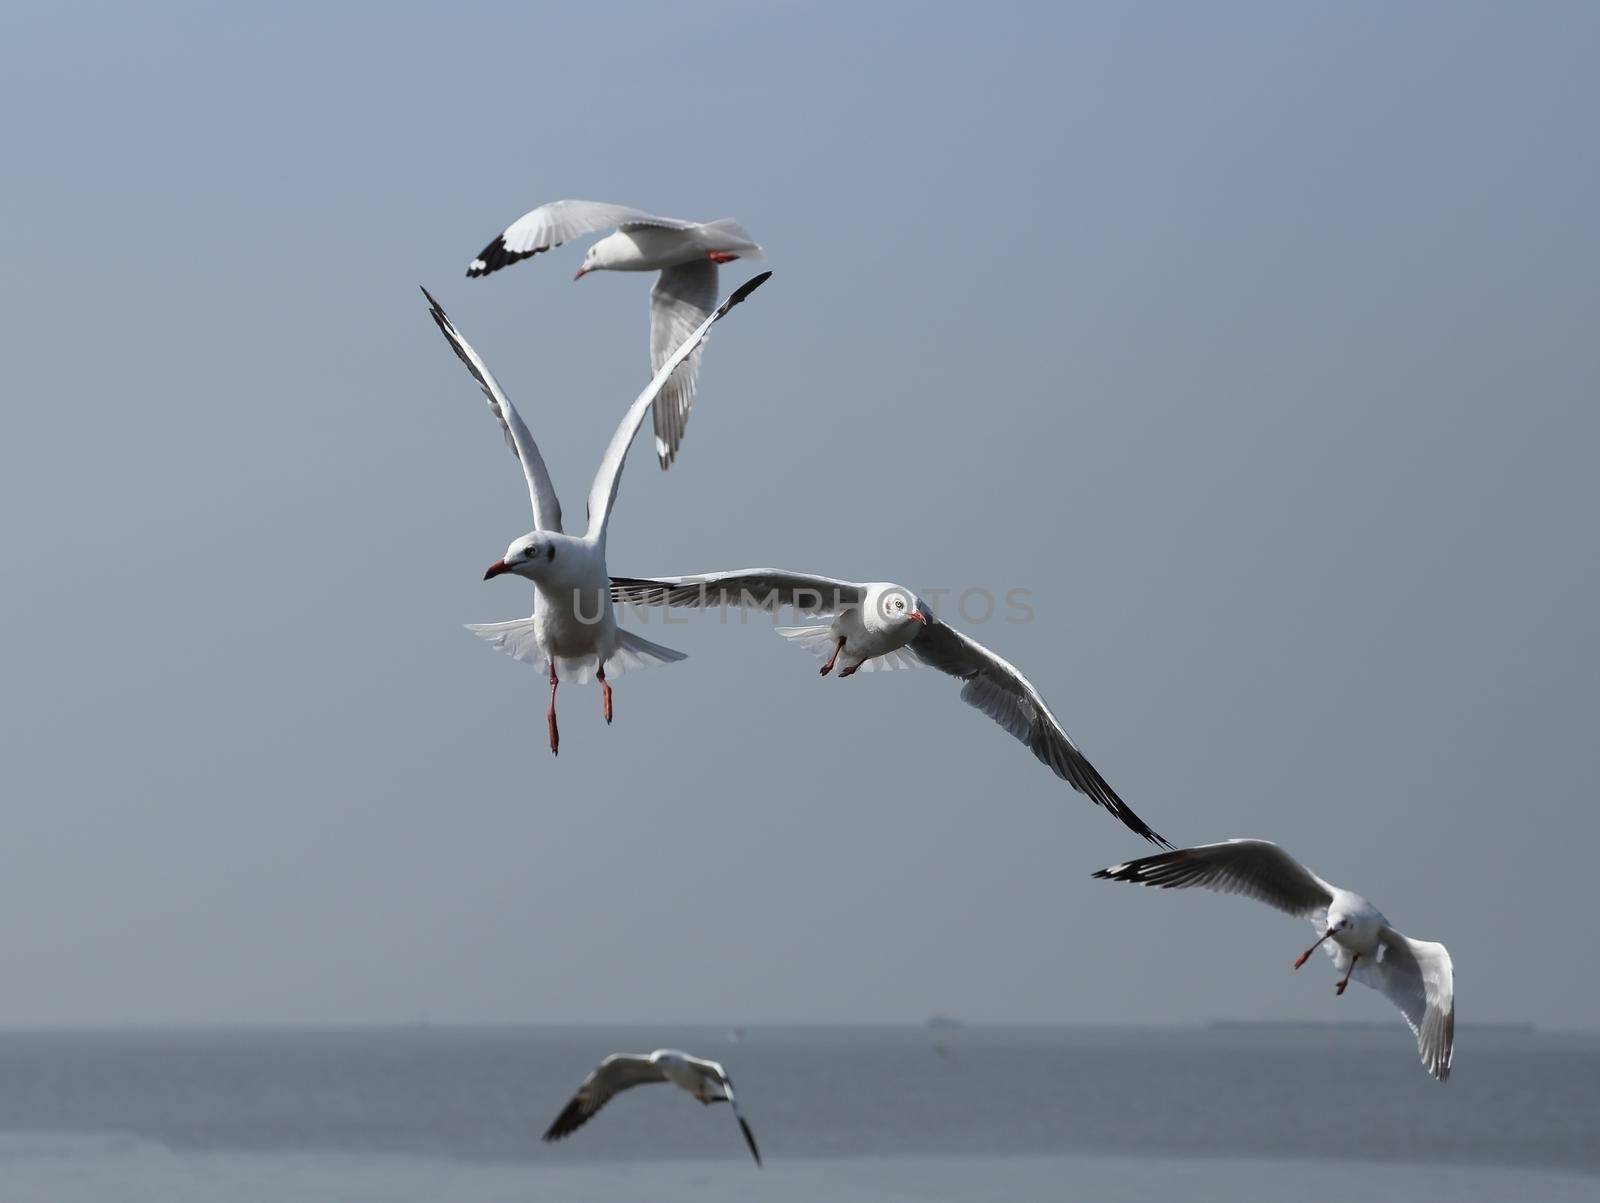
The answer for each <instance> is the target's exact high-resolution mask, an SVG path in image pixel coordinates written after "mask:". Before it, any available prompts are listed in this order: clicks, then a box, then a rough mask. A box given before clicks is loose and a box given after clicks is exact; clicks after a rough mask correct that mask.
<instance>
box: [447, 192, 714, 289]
mask: <svg viewBox="0 0 1600 1203" xmlns="http://www.w3.org/2000/svg"><path fill="white" fill-rule="evenodd" d="M697 224H698V223H697V222H692V221H680V220H679V219H678V218H676V217H657V216H656V215H655V214H653V213H646V212H645V211H644V210H643V209H635V208H632V207H631V206H629V205H613V204H609V203H607V202H606V201H586V200H559V201H551V202H550V203H549V204H545V205H540V206H539V207H538V208H537V209H530V210H529V211H528V212H526V213H524V214H523V215H522V216H521V217H519V218H517V220H516V221H514V222H512V223H511V224H510V225H509V226H507V227H506V228H505V230H504V231H503V232H502V233H500V234H498V235H496V236H495V238H494V240H493V241H491V242H490V243H489V245H488V246H486V247H484V248H483V250H481V251H479V252H478V257H477V258H476V259H474V260H473V261H472V262H471V263H470V264H468V265H467V275H468V277H477V276H487V275H488V274H489V273H490V272H496V271H499V270H500V269H501V268H502V267H509V266H510V265H511V264H513V263H517V262H519V261H521V260H523V259H526V258H528V257H529V256H531V255H538V254H540V253H542V252H544V251H548V250H550V249H551V248H552V247H558V246H560V245H561V244H562V243H564V242H570V241H571V240H572V239H574V238H582V237H583V236H584V235H585V234H597V233H599V232H600V231H601V230H613V229H626V228H628V227H630V226H660V227H661V228H662V229H666V230H687V229H691V228H693V227H694V226H696V225H697Z"/></svg>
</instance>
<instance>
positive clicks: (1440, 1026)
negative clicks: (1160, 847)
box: [1095, 840, 1456, 1082]
mask: <svg viewBox="0 0 1600 1203" xmlns="http://www.w3.org/2000/svg"><path fill="white" fill-rule="evenodd" d="M1095 876H1096V877H1101V878H1106V879H1108V880H1111V881H1131V882H1138V883H1139V884H1141V885H1147V886H1160V887H1162V888H1163V889H1174V888H1178V889H1182V888H1184V887H1186V886H1204V887H1205V888H1206V889H1208V890H1217V891H1219V892H1221V893H1224V894H1243V895H1245V896H1246V897H1249V898H1254V899H1257V900H1258V901H1260V902H1265V903H1266V904H1267V905H1269V906H1275V907H1277V908H1278V909H1279V910H1280V911H1286V912H1287V913H1289V914H1291V915H1294V916H1297V917H1298V918H1301V919H1309V920H1311V924H1312V926H1313V927H1315V928H1316V929H1317V931H1318V932H1320V933H1321V934H1320V935H1319V936H1318V937H1317V942H1316V944H1313V945H1312V946H1311V947H1310V948H1308V949H1306V950H1305V951H1304V952H1303V953H1301V954H1300V955H1299V957H1297V958H1296V959H1295V962H1294V967H1295V968H1296V969H1298V968H1300V966H1302V965H1304V964H1305V963H1306V958H1307V957H1309V956H1310V955H1311V954H1312V953H1313V952H1315V951H1316V950H1317V945H1319V944H1324V943H1327V952H1328V955H1329V956H1330V957H1332V958H1333V964H1334V968H1335V969H1336V970H1343V971H1344V976H1343V977H1342V978H1340V979H1339V984H1338V985H1337V986H1336V987H1335V988H1334V989H1335V992H1336V993H1339V994H1343V993H1344V989H1345V987H1346V986H1348V985H1349V984H1350V977H1351V975H1352V974H1354V975H1355V979H1356V981H1358V982H1361V983H1362V984H1364V985H1368V986H1371V987H1372V988H1373V989H1374V990H1381V991H1382V992H1383V994H1384V995H1385V996H1386V997H1387V998H1388V999H1389V1001H1390V1002H1392V1003H1393V1004H1394V1005H1395V1006H1397V1007H1399V1008H1400V1013H1401V1014H1402V1015H1404V1016H1405V1017H1406V1022H1407V1023H1408V1024H1410V1025H1411V1031H1412V1034H1413V1035H1415V1036H1416V1038H1417V1051H1418V1052H1419V1053H1420V1054H1421V1056H1422V1064H1423V1065H1424V1066H1426V1067H1427V1070H1428V1072H1429V1073H1431V1074H1432V1075H1433V1076H1434V1077H1436V1078H1438V1079H1439V1080H1440V1081H1441V1082H1442V1081H1444V1080H1445V1079H1446V1078H1448V1077H1449V1076H1450V1058H1451V1054H1452V1050H1453V1045H1454V1042H1455V1032H1456V1000H1455V972H1454V970H1453V968H1452V966H1451V964H1450V954H1449V953H1448V952H1447V951H1445V946H1444V945H1443V944H1430V943H1429V942H1428V941H1426V940H1412V939H1408V938H1407V937H1406V936H1403V935H1401V934H1400V933H1399V932H1398V931H1396V930H1395V929H1394V928H1392V927H1390V926H1389V921H1388V920H1387V919H1385V918H1384V917H1383V913H1382V912H1381V911H1379V910H1378V908H1377V907H1375V906H1373V905H1372V903H1370V902H1368V901H1367V900H1366V899H1365V898H1363V897H1361V895H1359V894H1352V893H1351V892H1350V891H1349V890H1341V889H1340V888H1339V887H1338V886H1335V885H1329V884H1328V883H1327V882H1325V881H1323V880H1322V878H1320V877H1318V876H1317V875H1316V874H1315V873H1313V872H1312V871H1311V870H1310V869H1308V868H1306V867H1305V866H1304V865H1302V864H1301V863H1300V862H1299V861H1297V860H1295V858H1294V857H1292V856H1290V855H1289V854H1288V853H1287V852H1285V851H1284V850H1283V849H1282V848H1280V847H1278V845H1276V844H1269V843H1268V842H1267V841H1266V840H1227V841H1226V842H1224V843H1221V844H1202V845H1200V847H1198V848H1182V849H1179V850H1178V851H1176V852H1167V853H1163V854H1161V855H1159V856H1146V857H1142V858H1141V859H1139V860H1131V861H1128V862H1126V863H1124V864H1120V865H1113V866H1111V868H1109V869H1101V870H1100V871H1099V872H1098V873H1096V874H1095ZM1330 941H1331V942H1330Z"/></svg>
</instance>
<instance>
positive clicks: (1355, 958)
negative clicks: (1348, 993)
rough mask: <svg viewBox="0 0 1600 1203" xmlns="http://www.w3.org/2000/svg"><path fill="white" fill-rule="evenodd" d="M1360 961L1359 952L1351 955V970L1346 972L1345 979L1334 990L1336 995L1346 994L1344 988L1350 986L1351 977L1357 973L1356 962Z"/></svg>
mask: <svg viewBox="0 0 1600 1203" xmlns="http://www.w3.org/2000/svg"><path fill="white" fill-rule="evenodd" d="M1360 959H1361V954H1360V953H1359V952H1357V953H1352V954H1351V955H1350V968H1348V969H1346V970H1345V971H1344V977H1343V978H1341V979H1340V981H1339V984H1338V985H1337V986H1335V987H1334V988H1333V992H1334V993H1335V994H1343V993H1344V988H1345V987H1346V986H1348V985H1349V984H1350V975H1351V974H1352V973H1354V972H1355V971H1356V962H1357V961H1359V960H1360Z"/></svg>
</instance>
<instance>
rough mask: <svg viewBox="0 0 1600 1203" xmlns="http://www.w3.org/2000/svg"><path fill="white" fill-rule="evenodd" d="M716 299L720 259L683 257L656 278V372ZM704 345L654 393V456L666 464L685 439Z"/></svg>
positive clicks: (653, 342)
mask: <svg viewBox="0 0 1600 1203" xmlns="http://www.w3.org/2000/svg"><path fill="white" fill-rule="evenodd" d="M716 304H717V265H716V264H715V263H713V262H711V260H709V259H696V260H693V261H692V262H689V263H680V264H679V265H678V266H676V267H669V268H667V269H666V270H664V271H663V272H662V273H661V274H660V276H658V277H657V278H656V284H655V287H654V288H652V289H651V290H650V371H651V372H652V373H655V372H659V371H660V370H661V365H662V364H664V363H666V362H667V360H668V359H670V358H671V357H672V353H673V352H674V351H676V350H677V349H678V348H679V347H680V346H682V345H683V342H684V340H685V339H687V338H688V337H689V336H690V335H691V334H693V333H694V331H695V327H697V326H699V325H700V323H701V322H703V321H705V320H706V318H707V317H708V316H710V314H711V311H712V310H713V309H714V308H716ZM703 345H704V343H703V342H702V346H703ZM700 351H701V347H696V348H695V349H694V351H693V352H691V353H690V355H689V357H688V358H687V359H685V360H684V361H683V362H682V363H681V364H679V365H678V369H677V370H676V371H675V372H673V373H672V376H671V377H670V378H669V379H668V380H667V383H666V384H665V385H664V386H663V387H662V389H661V393H660V395H659V396H658V397H656V403H655V410H654V418H655V428H656V457H657V458H658V459H659V460H660V461H661V467H662V468H663V469H666V468H669V467H671V466H672V461H673V459H674V458H675V457H676V456H677V454H678V444H679V443H680V442H682V441H683V428H684V427H685V426H686V425H688V422H689V407H690V406H691V405H693V404H694V390H695V382H696V378H697V376H698V375H699V372H700Z"/></svg>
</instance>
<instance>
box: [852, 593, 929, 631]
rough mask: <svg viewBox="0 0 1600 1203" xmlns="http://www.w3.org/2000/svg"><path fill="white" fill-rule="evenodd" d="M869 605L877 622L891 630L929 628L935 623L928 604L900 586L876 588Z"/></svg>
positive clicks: (870, 596)
mask: <svg viewBox="0 0 1600 1203" xmlns="http://www.w3.org/2000/svg"><path fill="white" fill-rule="evenodd" d="M867 605H868V608H869V609H870V610H871V611H872V613H873V614H874V616H875V617H876V619H877V621H878V622H879V623H881V624H882V625H883V626H884V627H885V628H887V629H890V630H893V629H896V628H903V627H915V626H918V625H921V626H929V625H930V624H931V623H932V622H933V612H932V611H931V610H930V609H929V608H928V604H927V603H926V602H925V601H923V600H922V599H921V598H919V597H918V596H917V595H916V594H915V593H913V592H911V590H909V589H906V588H903V587H901V586H900V585H880V586H878V587H876V588H875V589H873V590H872V591H871V593H870V594H869V596H868V599H867Z"/></svg>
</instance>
